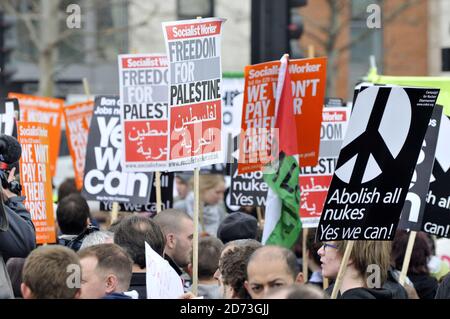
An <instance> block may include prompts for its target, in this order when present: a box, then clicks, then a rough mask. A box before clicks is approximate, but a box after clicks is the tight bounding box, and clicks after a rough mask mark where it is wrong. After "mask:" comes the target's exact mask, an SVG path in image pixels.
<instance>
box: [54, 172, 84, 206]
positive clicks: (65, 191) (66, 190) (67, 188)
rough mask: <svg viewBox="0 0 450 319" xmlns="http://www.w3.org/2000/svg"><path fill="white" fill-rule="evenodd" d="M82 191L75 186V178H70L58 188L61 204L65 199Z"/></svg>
mask: <svg viewBox="0 0 450 319" xmlns="http://www.w3.org/2000/svg"><path fill="white" fill-rule="evenodd" d="M79 193H80V191H79V190H78V189H77V186H76V184H75V178H73V177H69V178H66V179H65V180H64V182H62V183H61V185H59V187H58V202H61V201H62V200H63V199H64V198H65V197H67V196H69V195H70V194H79Z"/></svg>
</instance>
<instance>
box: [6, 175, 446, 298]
mask: <svg viewBox="0 0 450 319" xmlns="http://www.w3.org/2000/svg"><path fill="white" fill-rule="evenodd" d="M191 179H192V178H191V176H190V175H189V174H179V175H177V176H176V188H177V194H178V196H177V197H176V198H175V202H174V208H171V209H166V210H163V211H162V212H160V213H158V214H157V215H155V216H154V217H148V216H146V215H142V214H131V213H130V214H127V215H126V216H124V217H123V218H120V219H119V220H117V221H113V223H99V222H98V221H96V220H95V218H93V217H92V214H91V211H90V207H89V205H88V203H87V202H86V200H85V199H84V198H83V197H82V196H81V195H80V194H79V192H78V191H77V189H76V187H74V181H73V179H72V180H67V181H66V182H64V183H63V184H62V185H61V186H60V188H59V190H58V201H57V203H56V204H55V206H56V221H57V232H58V236H57V237H58V242H57V244H54V245H44V246H40V247H36V245H35V242H34V240H33V239H30V238H32V236H34V230H33V227H32V224H31V218H30V215H29V213H28V212H27V211H26V210H25V208H24V207H23V205H22V204H21V201H20V198H14V196H10V194H3V197H4V202H5V206H6V207H8V211H7V213H8V216H7V217H8V218H9V224H10V225H9V226H10V230H9V231H7V232H0V253H1V255H0V263H1V267H0V298H25V299H40V298H65V299H72V298H87V299H100V298H102V299H146V298H147V289H146V288H147V287H146V285H147V282H146V270H147V269H146V255H145V243H147V244H148V245H149V246H150V247H151V248H152V249H153V250H154V251H155V252H156V253H157V254H158V255H160V256H161V257H162V258H164V259H165V260H167V264H168V267H172V268H173V269H174V270H175V272H176V273H177V274H178V276H179V277H180V280H181V282H182V283H183V287H184V291H185V293H186V294H185V295H182V296H180V298H192V297H195V295H194V294H193V293H192V273H193V254H192V245H193V237H194V222H193V220H192V215H193V192H192V187H191V186H192V184H191V181H190V180H191ZM224 192H225V181H224V179H223V176H219V175H205V176H201V180H200V194H201V196H200V202H201V220H200V223H199V232H200V235H201V236H200V237H201V238H200V240H199V243H198V252H199V253H198V261H197V262H198V289H197V292H196V293H197V295H196V296H199V297H202V298H205V299H262V298H267V299H274V298H275V299H326V298H330V295H331V292H332V290H333V288H334V284H335V280H336V278H337V276H338V272H339V269H340V266H341V263H342V260H343V256H344V252H345V250H346V247H347V245H348V242H346V241H330V242H323V243H319V242H317V241H315V232H314V229H310V230H309V232H308V236H307V239H306V245H305V247H306V251H305V252H302V251H301V249H299V248H298V247H301V245H297V246H296V247H293V248H292V249H287V248H284V247H280V246H275V245H262V244H261V242H260V240H261V226H262V223H261V222H260V221H258V220H257V219H256V218H255V217H254V216H253V214H252V213H251V210H249V209H248V208H245V209H242V210H241V211H238V212H232V213H227V212H226V209H225V207H224V203H223V195H224ZM8 196H10V197H8ZM408 237H409V236H408V233H407V232H405V231H398V232H397V234H396V236H395V239H394V240H393V241H392V242H388V241H355V242H354V246H353V249H352V251H351V254H350V257H349V261H348V264H347V267H346V270H345V272H344V274H343V276H342V282H341V284H340V289H339V291H338V293H337V298H342V299H346V298H350V299H414V298H420V299H434V298H437V299H449V298H450V274H447V273H448V267H447V268H446V269H447V272H443V271H440V272H436V271H435V268H436V264H435V263H436V262H438V264H442V263H443V262H442V261H436V259H435V258H433V256H434V239H433V238H432V237H430V236H429V235H427V234H425V233H421V232H419V233H418V234H417V236H416V241H415V244H414V248H413V253H412V256H411V262H410V264H409V268H408V271H407V276H406V281H405V283H404V284H403V285H402V284H400V283H399V273H400V269H401V267H402V264H403V260H404V257H405V251H406V245H407V242H408ZM301 238H302V236H301V235H300V236H299V239H301ZM299 244H301V242H300V241H299ZM303 256H306V258H308V261H307V265H308V271H307V272H306V271H305V270H303V269H301V265H302V257H303ZM442 267H444V266H442ZM442 267H440V268H442ZM306 273H307V274H308V276H304V274H306Z"/></svg>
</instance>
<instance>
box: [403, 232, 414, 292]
mask: <svg viewBox="0 0 450 319" xmlns="http://www.w3.org/2000/svg"><path fill="white" fill-rule="evenodd" d="M416 234H417V232H416V231H414V230H413V231H411V232H410V233H409V239H408V245H407V246H406V252H405V258H404V259H403V265H402V271H401V273H400V278H399V280H398V282H399V283H400V285H402V286H405V278H406V274H407V273H408V268H409V262H410V261H411V254H412V251H413V248H414V242H415V240H416Z"/></svg>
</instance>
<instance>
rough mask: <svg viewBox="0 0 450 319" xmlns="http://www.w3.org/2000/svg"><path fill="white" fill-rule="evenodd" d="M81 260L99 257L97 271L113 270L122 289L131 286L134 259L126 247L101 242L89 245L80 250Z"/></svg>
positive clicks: (124, 289) (125, 289)
mask: <svg viewBox="0 0 450 319" xmlns="http://www.w3.org/2000/svg"><path fill="white" fill-rule="evenodd" d="M78 256H79V257H80V260H81V259H83V258H87V257H94V258H96V259H97V267H96V271H98V272H99V273H105V272H107V271H111V272H112V273H114V275H116V277H117V279H118V281H119V287H120V289H121V290H122V291H127V290H128V288H129V287H130V280H131V274H132V271H133V270H132V269H133V261H132V260H131V258H130V256H129V255H128V254H127V252H126V251H125V249H123V248H122V247H120V246H119V245H116V244H99V245H93V246H89V247H87V248H84V249H82V250H80V251H79V252H78Z"/></svg>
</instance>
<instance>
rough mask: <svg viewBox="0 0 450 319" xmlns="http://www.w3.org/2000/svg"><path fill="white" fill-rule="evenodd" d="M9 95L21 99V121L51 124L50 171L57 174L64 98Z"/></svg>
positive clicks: (53, 174)
mask: <svg viewBox="0 0 450 319" xmlns="http://www.w3.org/2000/svg"><path fill="white" fill-rule="evenodd" d="M8 97H9V98H16V99H18V100H19V109H20V121H22V122H38V123H44V124H48V125H49V127H48V129H49V139H50V148H49V158H50V172H51V174H52V176H55V174H56V160H57V159H58V154H59V144H60V143H61V116H62V114H61V113H62V109H63V105H64V100H61V99H55V98H49V97H40V96H33V95H26V94H19V93H9V94H8Z"/></svg>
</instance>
